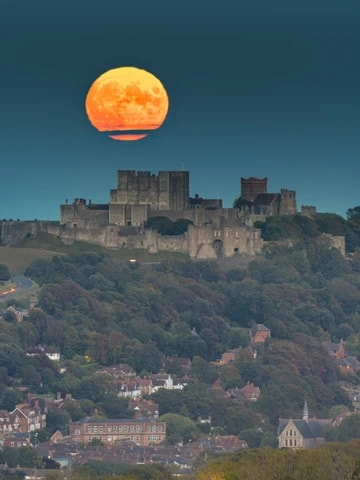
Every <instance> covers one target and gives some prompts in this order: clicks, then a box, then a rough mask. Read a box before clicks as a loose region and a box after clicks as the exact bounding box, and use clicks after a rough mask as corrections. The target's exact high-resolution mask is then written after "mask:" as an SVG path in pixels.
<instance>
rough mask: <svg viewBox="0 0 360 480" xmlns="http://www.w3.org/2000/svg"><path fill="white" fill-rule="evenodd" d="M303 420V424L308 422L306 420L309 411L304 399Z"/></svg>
mask: <svg viewBox="0 0 360 480" xmlns="http://www.w3.org/2000/svg"><path fill="white" fill-rule="evenodd" d="M303 420H305V422H308V420H309V409H308V404H307V401H306V399H305V402H304V410H303Z"/></svg>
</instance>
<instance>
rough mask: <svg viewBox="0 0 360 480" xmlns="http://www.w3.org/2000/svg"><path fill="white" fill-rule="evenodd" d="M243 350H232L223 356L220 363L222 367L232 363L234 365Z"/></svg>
mask: <svg viewBox="0 0 360 480" xmlns="http://www.w3.org/2000/svg"><path fill="white" fill-rule="evenodd" d="M241 350H242V349H241V348H233V349H231V350H226V352H224V353H223V354H222V355H221V359H220V362H219V363H220V365H229V364H231V363H234V362H235V361H236V359H237V357H238V355H239V353H240V352H241Z"/></svg>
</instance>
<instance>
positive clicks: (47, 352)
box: [26, 345, 60, 362]
mask: <svg viewBox="0 0 360 480" xmlns="http://www.w3.org/2000/svg"><path fill="white" fill-rule="evenodd" d="M26 356H27V357H44V356H45V357H48V358H49V359H50V360H52V361H54V362H59V361H60V353H59V352H58V351H56V349H55V348H53V347H43V346H42V345H37V346H36V347H34V348H29V349H28V350H27V351H26Z"/></svg>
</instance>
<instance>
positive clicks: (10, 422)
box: [0, 398, 47, 436]
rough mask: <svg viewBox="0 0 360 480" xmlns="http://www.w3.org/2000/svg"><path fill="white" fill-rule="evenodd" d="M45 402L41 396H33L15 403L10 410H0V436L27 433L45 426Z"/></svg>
mask: <svg viewBox="0 0 360 480" xmlns="http://www.w3.org/2000/svg"><path fill="white" fill-rule="evenodd" d="M46 414H47V403H46V400H45V399H43V398H33V399H30V400H29V401H28V402H27V403H22V404H19V405H16V407H15V409H14V410H13V411H12V412H7V411H5V410H2V411H0V436H5V435H7V434H9V433H11V434H13V433H29V432H34V431H35V430H41V429H42V428H45V427H46Z"/></svg>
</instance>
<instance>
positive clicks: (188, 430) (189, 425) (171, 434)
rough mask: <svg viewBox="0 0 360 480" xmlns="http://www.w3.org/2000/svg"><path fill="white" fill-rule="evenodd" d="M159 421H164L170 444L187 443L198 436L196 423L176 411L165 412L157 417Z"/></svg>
mask: <svg viewBox="0 0 360 480" xmlns="http://www.w3.org/2000/svg"><path fill="white" fill-rule="evenodd" d="M159 420H160V422H165V423H166V437H167V441H168V442H169V443H171V444H175V443H179V442H183V443H188V442H189V441H190V440H193V439H195V438H197V437H198V436H199V429H198V428H197V426H196V423H195V422H193V421H192V420H190V418H188V417H184V416H183V415H179V414H177V413H166V414H165V415H162V416H161V417H160V418H159Z"/></svg>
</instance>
